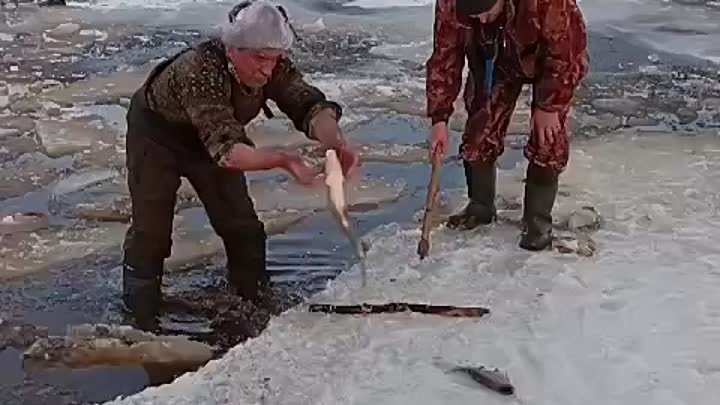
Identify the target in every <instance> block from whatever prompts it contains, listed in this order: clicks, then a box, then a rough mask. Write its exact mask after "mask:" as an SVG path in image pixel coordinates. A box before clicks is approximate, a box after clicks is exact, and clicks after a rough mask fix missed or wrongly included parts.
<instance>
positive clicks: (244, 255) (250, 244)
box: [223, 222, 269, 301]
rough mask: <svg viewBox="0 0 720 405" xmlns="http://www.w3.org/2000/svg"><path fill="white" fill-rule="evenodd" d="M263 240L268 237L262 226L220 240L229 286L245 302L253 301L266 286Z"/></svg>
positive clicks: (267, 281) (240, 231)
mask: <svg viewBox="0 0 720 405" xmlns="http://www.w3.org/2000/svg"><path fill="white" fill-rule="evenodd" d="M266 240H267V235H266V234H265V230H264V227H263V224H262V223H261V222H258V225H257V226H253V227H248V228H247V229H243V230H236V231H234V232H233V233H232V234H230V235H226V236H224V237H223V242H224V245H225V254H226V256H227V271H228V272H227V280H228V285H229V287H230V289H231V290H232V291H233V292H234V293H235V294H238V295H240V296H241V297H243V298H244V299H247V300H251V301H256V300H257V299H258V298H259V297H260V295H261V291H263V290H264V289H265V288H266V287H267V286H268V283H269V277H268V275H267V269H266V262H265V256H266V254H265V249H266V246H265V245H266Z"/></svg>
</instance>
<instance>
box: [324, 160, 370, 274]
mask: <svg viewBox="0 0 720 405" xmlns="http://www.w3.org/2000/svg"><path fill="white" fill-rule="evenodd" d="M325 158H326V161H325V185H326V186H327V198H328V209H329V210H330V212H331V213H332V214H333V216H334V217H335V219H336V220H337V222H338V223H339V224H340V227H341V228H342V230H343V232H344V233H345V235H346V236H347V237H348V239H350V243H351V244H352V246H353V250H354V252H355V254H356V255H357V257H358V259H359V260H360V266H361V270H362V285H363V286H365V285H366V283H367V281H366V280H367V277H366V269H365V261H364V259H365V250H364V249H363V246H362V243H361V242H360V240H359V239H358V238H357V237H356V235H355V232H354V230H353V224H352V222H351V221H350V215H349V214H348V208H347V203H346V198H345V176H344V175H343V171H342V165H341V164H340V159H339V158H338V156H337V152H336V151H335V150H334V149H328V150H327V152H325Z"/></svg>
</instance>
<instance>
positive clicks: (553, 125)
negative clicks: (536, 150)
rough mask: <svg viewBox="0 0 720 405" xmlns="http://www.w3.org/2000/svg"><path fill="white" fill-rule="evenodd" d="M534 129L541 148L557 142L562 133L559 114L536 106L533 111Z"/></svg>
mask: <svg viewBox="0 0 720 405" xmlns="http://www.w3.org/2000/svg"><path fill="white" fill-rule="evenodd" d="M532 129H533V132H534V133H535V136H537V141H538V146H539V147H540V148H541V149H542V148H546V147H550V146H552V145H553V144H555V143H556V141H557V137H558V136H560V134H561V133H562V131H560V119H559V118H558V114H557V113H556V112H548V111H544V110H541V109H539V108H534V109H533V111H532Z"/></svg>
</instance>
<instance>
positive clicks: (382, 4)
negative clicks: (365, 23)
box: [344, 0, 434, 8]
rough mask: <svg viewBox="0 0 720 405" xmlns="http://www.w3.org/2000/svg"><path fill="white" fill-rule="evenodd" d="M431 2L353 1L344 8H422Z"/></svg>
mask: <svg viewBox="0 0 720 405" xmlns="http://www.w3.org/2000/svg"><path fill="white" fill-rule="evenodd" d="M433 3H434V1H432V0H354V1H351V2H348V3H345V4H344V6H345V7H361V8H390V7H424V6H429V5H431V4H433Z"/></svg>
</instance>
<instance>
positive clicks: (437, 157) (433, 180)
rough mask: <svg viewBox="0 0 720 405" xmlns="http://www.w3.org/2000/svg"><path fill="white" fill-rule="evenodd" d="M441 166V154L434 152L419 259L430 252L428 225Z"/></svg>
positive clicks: (433, 206)
mask: <svg viewBox="0 0 720 405" xmlns="http://www.w3.org/2000/svg"><path fill="white" fill-rule="evenodd" d="M441 166H442V156H441V154H440V153H435V154H434V155H433V160H432V173H431V174H430V184H429V185H428V193H427V197H426V199H425V215H424V216H423V223H422V235H421V236H420V242H419V243H418V248H417V254H418V255H419V256H420V260H423V259H425V258H426V257H428V255H429V254H430V226H431V223H432V221H431V217H432V214H433V211H435V208H436V207H437V203H438V197H439V194H440V167H441Z"/></svg>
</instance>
